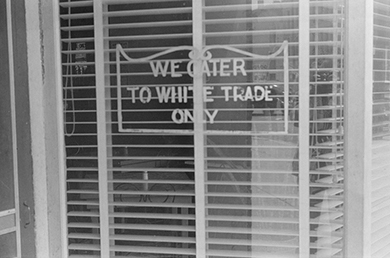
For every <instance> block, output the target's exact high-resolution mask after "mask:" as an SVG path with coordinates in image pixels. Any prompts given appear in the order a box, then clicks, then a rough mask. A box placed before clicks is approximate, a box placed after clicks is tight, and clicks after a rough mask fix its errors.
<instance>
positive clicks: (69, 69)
mask: <svg viewBox="0 0 390 258" xmlns="http://www.w3.org/2000/svg"><path fill="white" fill-rule="evenodd" d="M68 13H69V14H70V13H71V9H70V5H69V7H68ZM71 26H72V24H71V18H70V17H69V21H68V28H69V34H68V39H69V43H68V48H67V50H68V54H67V60H66V63H67V67H66V73H65V85H64V89H65V94H64V113H65V115H64V120H65V121H64V132H65V136H67V137H70V136H72V135H73V134H74V132H75V131H76V111H75V107H74V103H75V102H74V91H73V78H72V75H73V72H72V66H71V62H72V54H71V53H70V52H71V50H72V42H71V41H70V39H71V38H72V37H71V31H70V28H71ZM69 78H70V79H69ZM69 81H70V85H68V84H69ZM68 91H69V92H70V101H71V105H70V108H71V115H72V118H71V124H72V129H71V130H70V132H68V127H67V123H66V122H67V121H66V111H67V110H68V107H67V103H68V94H69V93H68Z"/></svg>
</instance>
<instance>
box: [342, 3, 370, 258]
mask: <svg viewBox="0 0 390 258" xmlns="http://www.w3.org/2000/svg"><path fill="white" fill-rule="evenodd" d="M346 21H347V23H346V29H347V30H346V33H347V37H346V47H345V50H346V57H345V60H346V68H347V69H346V70H345V71H346V72H345V76H346V77H345V81H346V83H345V120H344V121H345V166H344V167H345V220H344V221H345V250H344V256H345V257H353V258H365V257H371V183H372V177H371V171H372V169H371V166H372V164H371V162H372V153H371V152H372V106H373V88H372V87H373V49H374V48H373V47H374V46H373V42H374V40H373V35H374V34H373V28H374V1H372V0H350V1H346ZM358 53H359V54H358Z"/></svg>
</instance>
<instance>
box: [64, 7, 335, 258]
mask: <svg viewBox="0 0 390 258" xmlns="http://www.w3.org/2000/svg"><path fill="white" fill-rule="evenodd" d="M196 3H197V5H199V2H196ZM310 3H311V9H310V10H311V15H310V37H311V38H310V42H307V43H308V47H310V56H307V57H305V58H310V64H311V67H310V85H300V84H299V76H298V73H299V71H298V67H299V66H298V65H299V63H298V57H299V53H298V40H299V23H298V20H299V11H298V7H299V1H298V0H289V1H287V0H286V1H276V0H267V1H266V0H264V1H256V0H250V1H249V0H240V1H237V0H235V1H233V0H231V1H230V0H229V1H227V0H224V1H222V0H205V1H203V2H202V5H201V8H200V9H197V10H196V11H197V12H200V13H201V15H199V13H198V14H196V19H197V20H196V21H193V20H194V19H195V18H194V17H193V12H194V11H193V9H194V8H195V7H194V6H192V5H193V4H194V3H193V1H188V0H171V1H168V0H147V1H145V0H144V1H137V0H132V1H130V0H128V1H127V0H107V1H102V2H101V1H97V2H94V1H61V2H60V6H61V16H60V17H61V22H62V23H61V32H62V42H63V62H62V63H63V87H64V112H65V113H66V121H65V125H66V126H65V128H64V130H65V133H66V139H65V141H66V146H67V186H68V188H67V201H68V230H69V232H68V242H69V247H68V249H69V255H70V256H71V257H88V256H91V257H100V256H101V257H107V256H110V257H170V258H171V257H172V258H175V257H177V258H179V257H180V258H182V257H195V254H196V251H198V252H199V249H200V250H201V249H202V248H203V245H204V249H205V256H206V257H210V258H214V257H262V256H266V257H272V256H274V257H298V255H299V252H300V251H301V250H299V241H300V237H302V236H300V235H299V232H300V231H299V227H300V225H299V221H300V220H299V216H300V213H301V212H302V210H300V209H302V207H300V203H302V201H304V202H307V203H310V221H309V222H308V224H310V231H308V232H305V234H306V235H307V236H308V237H310V241H311V244H310V253H311V254H312V255H313V257H332V256H335V257H337V256H339V255H340V254H341V250H342V244H341V241H342V234H343V233H342V220H343V211H342V206H343V195H342V192H343V184H342V182H343V178H342V171H343V156H342V152H343V138H342V134H343V130H342V121H343V117H342V116H343V112H342V111H343V103H342V99H343V81H342V80H343V79H342V69H343V52H342V49H343V45H342V42H343V36H342V35H343V34H342V32H343V8H342V5H341V3H342V2H341V1H310ZM93 6H95V7H96V6H99V8H102V10H100V9H99V11H98V10H96V9H95V10H93ZM200 18H201V20H199V19H200ZM194 23H196V24H195V25H194ZM193 28H195V29H193ZM97 32H98V33H99V35H96V34H98V33H97ZM100 33H102V34H100ZM199 38H201V42H200V43H201V44H199V42H198V41H197V40H198V39H199ZM200 45H201V46H200ZM95 49H97V51H96V52H95ZM95 60H96V63H95ZM196 62H198V63H200V66H198V65H197V64H195V63H196ZM95 67H96V68H95ZM197 69H200V70H197ZM95 70H96V71H98V72H96V73H95ZM196 71H201V72H202V74H201V75H200V76H199V75H197V74H196ZM301 87H310V89H311V90H310V116H309V117H299V116H298V111H299V106H300V99H299V97H298V96H299V92H300V89H301ZM199 89H200V91H201V95H203V96H200V97H199V95H196V94H198V93H199ZM95 96H96V97H95ZM199 100H200V104H201V105H199ZM97 103H98V104H97ZM194 107H195V108H194ZM199 117H200V119H199ZM304 119H306V120H310V128H309V129H308V128H306V129H305V130H303V131H302V128H300V123H301V121H302V120H304ZM202 120H203V123H202V122H200V121H202ZM194 121H197V123H195V125H194ZM305 131H308V132H309V134H310V135H307V137H310V146H307V148H309V149H310V153H311V155H310V160H300V159H299V152H298V150H299V148H301V149H302V146H301V147H300V146H299V133H300V132H301V133H302V132H305ZM98 146H99V147H98ZM98 157H99V158H98ZM300 162H310V173H309V174H310V179H311V180H310V185H307V186H304V187H307V188H310V196H307V197H306V200H300V199H299V198H300V197H299V196H300V195H299V187H298V181H299V177H300V176H307V174H306V175H303V174H301V173H303V172H302V171H301V170H300ZM203 179H204V180H203ZM203 187H204V188H203ZM301 187H302V186H301ZM195 189H196V190H195ZM196 191H197V192H196ZM195 192H196V194H195ZM195 222H196V223H195ZM203 224H204V227H203ZM203 236H204V237H203Z"/></svg>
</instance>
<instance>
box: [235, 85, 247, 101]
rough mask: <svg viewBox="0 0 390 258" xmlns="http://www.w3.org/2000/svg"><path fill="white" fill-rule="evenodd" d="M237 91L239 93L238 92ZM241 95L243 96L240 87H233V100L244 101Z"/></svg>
mask: <svg viewBox="0 0 390 258" xmlns="http://www.w3.org/2000/svg"><path fill="white" fill-rule="evenodd" d="M238 91H240V92H238ZM242 94H243V89H242V87H240V86H234V87H233V100H234V101H237V100H238V99H240V100H241V101H244V98H243V96H242Z"/></svg>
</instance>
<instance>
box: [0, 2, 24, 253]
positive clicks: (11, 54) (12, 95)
mask: <svg viewBox="0 0 390 258" xmlns="http://www.w3.org/2000/svg"><path fill="white" fill-rule="evenodd" d="M6 8H7V10H6V12H7V36H8V37H7V38H8V67H9V81H10V85H9V87H10V103H11V130H12V157H13V182H14V185H13V188H14V209H11V210H8V211H3V212H1V213H0V223H1V221H4V222H5V221H6V219H4V218H7V217H9V216H13V217H14V223H13V224H12V225H8V226H9V228H8V230H3V231H1V232H0V235H3V234H7V233H11V232H15V235H16V239H15V240H16V257H17V258H19V257H21V255H22V246H21V235H20V206H19V205H20V204H19V180H18V176H19V170H18V150H17V136H16V110H15V109H16V99H15V98H16V95H15V70H14V69H15V67H14V66H15V64H14V51H15V50H14V47H13V44H14V42H13V31H14V30H13V26H12V24H13V22H12V5H11V0H7V1H6Z"/></svg>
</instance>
